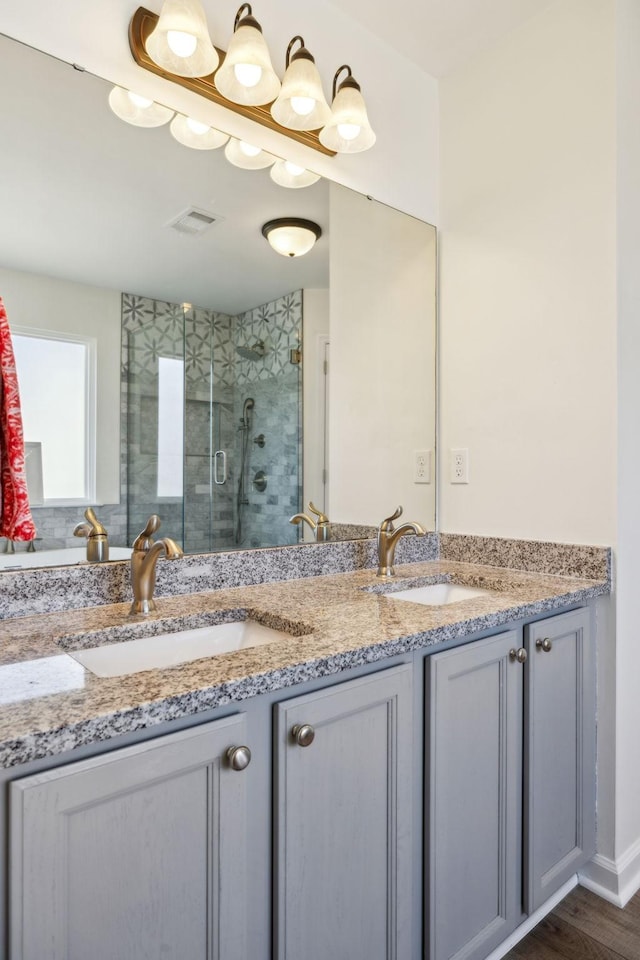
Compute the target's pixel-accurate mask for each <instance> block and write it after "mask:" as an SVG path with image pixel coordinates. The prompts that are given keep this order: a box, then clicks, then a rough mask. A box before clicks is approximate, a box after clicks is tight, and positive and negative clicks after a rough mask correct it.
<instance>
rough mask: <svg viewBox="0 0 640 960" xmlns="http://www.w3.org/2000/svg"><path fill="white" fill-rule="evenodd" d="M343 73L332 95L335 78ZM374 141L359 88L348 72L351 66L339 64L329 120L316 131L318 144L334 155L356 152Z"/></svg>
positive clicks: (369, 145)
mask: <svg viewBox="0 0 640 960" xmlns="http://www.w3.org/2000/svg"><path fill="white" fill-rule="evenodd" d="M343 70H346V71H347V76H346V77H345V78H344V80H343V81H342V82H341V84H340V86H339V87H338V89H337V92H336V84H337V82H338V77H339V76H340V74H341V73H342V71H343ZM375 142H376V135H375V133H374V132H373V130H372V129H371V124H370V123H369V118H368V116H367V108H366V106H365V102H364V98H363V96H362V93H361V92H360V85H359V84H358V83H357V82H356V80H355V79H354V77H353V75H352V73H351V67H350V66H349V65H348V64H346V63H345V64H343V66H341V67H339V68H338V70H336V74H335V76H334V78H333V103H332V106H331V119H330V120H329V122H328V123H327V125H326V126H325V127H324V129H323V130H321V131H320V143H322V144H324V146H325V147H329V149H331V150H335V151H336V152H337V153H360V152H361V151H363V150H368V149H369V147H372V146H373V144H374V143H375Z"/></svg>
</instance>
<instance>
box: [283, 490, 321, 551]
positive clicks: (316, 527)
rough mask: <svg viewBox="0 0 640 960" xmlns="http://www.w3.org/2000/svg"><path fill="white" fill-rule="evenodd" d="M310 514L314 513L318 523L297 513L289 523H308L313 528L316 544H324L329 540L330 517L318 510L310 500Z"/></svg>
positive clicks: (304, 514)
mask: <svg viewBox="0 0 640 960" xmlns="http://www.w3.org/2000/svg"><path fill="white" fill-rule="evenodd" d="M309 512H310V513H313V514H314V516H316V517H317V518H318V520H317V521H315V520H313V519H312V518H311V517H310V516H309V515H308V514H306V513H296V514H294V516H293V517H290V518H289V523H296V524H297V523H307V524H309V526H310V527H311V529H312V531H313V532H314V533H315V535H316V542H317V543H323V542H324V541H325V540H328V539H329V517H327V516H325V514H324V513H323V512H322V511H321V510H318V508H317V507H315V506H314V505H313V501H312V500H309Z"/></svg>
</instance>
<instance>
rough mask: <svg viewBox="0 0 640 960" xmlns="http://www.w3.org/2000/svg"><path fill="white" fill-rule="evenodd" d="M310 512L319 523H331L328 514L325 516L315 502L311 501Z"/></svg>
mask: <svg viewBox="0 0 640 960" xmlns="http://www.w3.org/2000/svg"><path fill="white" fill-rule="evenodd" d="M309 510H310V512H311V513H312V514H313V515H314V516H316V517H317V518H318V523H329V517H328V516H327V515H326V514H324V513H323V512H322V510H318V508H317V507H316V506H315V504H314V502H313V500H309Z"/></svg>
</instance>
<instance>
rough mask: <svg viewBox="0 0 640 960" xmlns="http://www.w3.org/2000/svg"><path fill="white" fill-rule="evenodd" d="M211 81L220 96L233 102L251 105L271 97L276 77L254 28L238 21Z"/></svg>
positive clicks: (277, 87)
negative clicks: (219, 65)
mask: <svg viewBox="0 0 640 960" xmlns="http://www.w3.org/2000/svg"><path fill="white" fill-rule="evenodd" d="M256 78H257V79H256ZM214 82H215V85H216V87H217V88H218V90H219V91H220V93H221V94H222V96H223V97H226V98H227V100H231V101H232V102H233V103H242V104H245V106H251V107H255V106H259V105H261V104H264V103H271V101H272V100H275V98H276V97H277V96H278V94H279V93H280V80H279V79H278V77H277V76H276V73H275V71H274V69H273V66H272V64H271V57H270V56H269V50H268V48H267V44H266V42H265V39H264V37H263V36H262V33H261V32H260V30H259V29H258V28H257V27H254V26H251V25H249V24H243V23H242V22H241V23H240V25H239V26H238V29H237V30H236V32H235V33H234V34H233V36H232V37H231V40H230V41H229V49H228V50H227V53H226V56H225V58H224V62H223V64H222V66H221V67H220V69H219V70H218V72H217V73H216V76H215V81H214Z"/></svg>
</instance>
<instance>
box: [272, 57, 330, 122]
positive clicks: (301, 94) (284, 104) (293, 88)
mask: <svg viewBox="0 0 640 960" xmlns="http://www.w3.org/2000/svg"><path fill="white" fill-rule="evenodd" d="M271 116H272V117H273V119H274V120H275V121H276V123H279V124H280V125H281V126H282V127H287V128H288V129H289V130H318V128H319V127H324V126H326V125H327V124H328V123H329V121H330V119H331V110H330V109H329V104H328V103H327V101H326V100H325V97H324V93H323V92H322V83H321V81H320V74H319V73H318V70H317V67H316V65H315V63H314V62H313V60H311V59H309V58H307V57H296V56H295V55H294V57H293V58H292V59H291V62H290V64H289V66H288V67H287V72H286V73H285V75H284V79H283V81H282V89H281V90H280V94H279V96H278V99H277V100H276V102H275V103H274V104H273V106H272V107H271Z"/></svg>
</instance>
